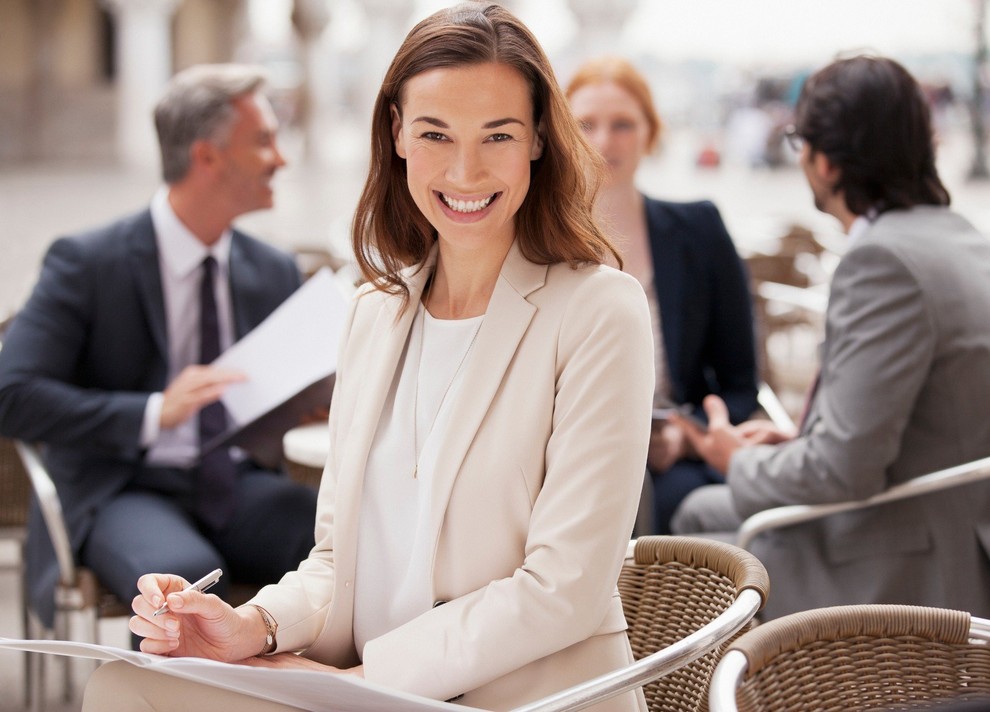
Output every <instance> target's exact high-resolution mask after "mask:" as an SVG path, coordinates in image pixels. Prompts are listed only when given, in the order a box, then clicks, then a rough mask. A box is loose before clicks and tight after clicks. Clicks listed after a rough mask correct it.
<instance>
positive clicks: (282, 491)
mask: <svg viewBox="0 0 990 712" xmlns="http://www.w3.org/2000/svg"><path fill="white" fill-rule="evenodd" d="M263 85H264V76H263V74H261V73H260V72H259V71H257V70H256V69H254V68H251V67H246V66H240V65H202V66H198V67H192V68H190V69H188V70H186V71H184V72H182V73H180V74H178V75H176V76H175V77H174V78H173V80H172V81H171V82H170V83H169V85H168V87H167V88H166V90H165V93H164V95H163V96H162V98H161V100H160V101H159V103H158V106H157V107H156V109H155V125H156V128H157V130H158V136H159V143H160V147H161V152H162V166H163V178H164V182H165V185H164V186H163V187H162V188H161V189H160V190H159V191H158V192H157V193H156V195H155V196H154V197H153V199H152V202H151V206H150V207H149V208H148V209H145V210H143V211H141V212H140V213H137V214H136V215H132V216H129V217H126V218H123V219H121V220H119V221H117V222H115V223H112V224H110V225H107V226H104V227H100V228H97V229H94V230H91V231H88V232H86V233H83V234H80V235H76V236H72V237H67V238H62V239H59V240H57V241H56V242H55V243H54V244H53V245H52V246H51V247H50V249H49V251H48V254H47V255H46V257H45V260H44V266H43V269H42V274H41V277H40V279H39V281H38V284H37V285H36V287H35V289H34V292H33V293H32V295H31V297H30V299H29V300H28V302H27V304H26V305H25V307H24V309H23V310H22V311H21V313H20V314H19V315H18V317H17V319H16V320H15V322H14V324H13V325H12V327H11V329H10V331H9V333H8V335H7V337H6V339H5V341H4V348H3V351H2V352H0V433H2V434H4V435H7V436H9V437H15V438H20V439H23V440H29V441H33V442H42V443H44V444H45V446H46V447H45V460H46V463H47V465H48V468H49V470H50V472H51V475H52V477H53V478H54V480H55V483H56V486H57V487H58V491H59V497H60V499H61V501H62V506H63V508H64V511H65V516H66V519H67V522H68V525H69V530H70V538H71V541H72V546H73V550H74V552H75V554H76V556H77V558H78V559H79V560H80V561H81V562H82V563H83V564H85V565H86V566H88V567H90V568H92V569H93V570H95V572H96V573H97V575H98V577H99V578H100V580H101V581H102V582H103V583H104V584H105V585H107V586H108V587H110V588H111V589H112V590H113V591H114V593H116V594H117V595H118V596H120V597H121V598H122V599H124V600H129V599H130V598H131V597H132V596H133V595H135V594H136V593H137V591H136V587H135V582H136V581H137V579H138V576H140V575H141V574H144V573H147V572H149V571H174V572H177V573H179V574H181V575H183V576H185V577H186V578H188V579H189V580H195V579H198V578H199V577H200V576H202V575H203V574H205V573H207V572H208V571H211V570H213V569H215V568H223V569H224V571H225V572H227V573H228V574H229V576H224V578H223V579H221V583H220V585H218V587H217V589H214V590H218V591H219V592H220V593H221V594H222V593H223V592H224V587H225V585H226V583H227V582H228V581H229V580H230V578H234V579H237V580H240V581H246V582H256V583H267V582H271V581H274V580H277V579H278V578H279V577H280V575H281V574H282V573H283V572H284V571H287V570H290V569H294V568H295V567H296V565H297V563H298V562H299V561H300V560H301V559H303V558H305V556H306V555H307V554H308V552H309V549H310V548H311V547H312V545H313V525H314V518H315V509H316V494H315V492H314V491H313V490H311V489H309V488H306V487H303V486H301V485H298V484H295V483H293V482H291V481H290V480H289V479H288V478H286V477H284V476H282V475H281V473H276V472H271V471H267V470H265V469H263V468H261V467H259V466H258V465H256V464H255V463H253V462H252V461H251V460H250V459H249V458H247V457H246V456H245V455H244V454H243V453H240V452H239V451H228V450H227V449H225V448H220V449H214V450H212V451H209V449H208V448H207V449H205V450H204V449H203V448H201V444H202V443H206V442H208V441H209V438H210V437H213V436H216V434H217V433H218V432H220V431H222V430H223V428H224V426H225V418H226V415H225V413H224V412H223V409H222V406H221V405H220V404H219V403H218V402H217V401H218V399H219V398H220V396H221V395H222V394H223V392H224V390H225V388H226V387H227V386H228V385H230V384H231V383H233V382H235V381H238V380H242V379H243V378H244V375H243V374H240V373H235V372H231V371H227V370H222V369H218V368H216V367H212V366H209V365H205V364H209V363H210V362H211V361H212V360H213V358H215V357H216V355H217V354H218V353H220V352H222V351H223V350H224V349H225V348H227V347H228V346H229V345H230V344H231V343H232V342H234V341H236V340H237V339H239V338H240V337H242V336H244V335H245V334H246V333H247V332H248V331H250V330H251V329H252V328H254V327H255V326H256V325H257V324H258V323H260V322H261V321H262V320H263V319H264V318H265V317H266V316H268V314H270V313H271V312H272V311H273V310H274V309H275V308H276V307H277V306H278V305H279V304H281V303H282V301H284V300H285V299H286V297H288V296H289V295H290V294H291V293H292V292H293V291H294V290H295V289H296V288H297V287H298V286H299V284H300V275H299V272H298V270H297V269H296V266H295V264H294V262H293V260H292V258H291V257H290V256H289V255H286V254H283V253H282V252H279V251H277V250H275V249H273V248H271V247H269V246H266V245H264V244H262V243H261V242H259V241H257V240H255V239H253V238H251V237H249V236H247V235H245V234H243V233H241V232H239V231H237V230H234V229H232V228H231V227H230V225H231V222H232V221H233V220H234V219H235V218H236V217H237V216H239V215H242V214H244V213H247V212H250V211H253V210H258V209H262V208H269V207H271V206H272V185H271V182H272V178H273V176H274V175H275V173H276V172H277V171H278V169H279V168H281V167H282V166H283V165H285V160H284V159H283V157H282V155H281V154H280V153H279V150H278V147H277V145H276V140H275V135H276V130H277V122H276V119H275V115H274V112H273V111H272V107H271V105H270V104H269V102H268V100H267V99H266V98H265V96H264V94H263V93H262V89H263ZM27 565H28V580H29V587H30V595H31V598H32V601H33V604H34V607H35V609H36V611H37V612H38V613H39V614H40V615H41V617H42V618H43V619H45V620H46V621H47V622H49V623H50V622H51V617H52V613H53V601H54V598H53V597H54V587H55V583H56V580H57V575H58V573H57V567H56V562H55V558H54V553H53V550H52V546H51V543H50V542H49V540H48V536H47V533H46V530H45V527H44V525H43V523H42V521H41V517H40V515H39V513H38V511H37V510H35V511H33V512H32V516H31V521H30V523H29V536H28V562H27Z"/></svg>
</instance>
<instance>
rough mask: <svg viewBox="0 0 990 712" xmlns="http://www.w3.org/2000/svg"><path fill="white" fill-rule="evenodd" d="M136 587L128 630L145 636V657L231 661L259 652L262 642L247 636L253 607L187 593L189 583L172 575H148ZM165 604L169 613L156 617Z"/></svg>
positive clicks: (143, 641) (195, 592)
mask: <svg viewBox="0 0 990 712" xmlns="http://www.w3.org/2000/svg"><path fill="white" fill-rule="evenodd" d="M137 586H138V591H139V592H140V593H139V594H138V595H137V596H135V598H134V601H133V603H132V604H131V607H132V608H133V609H134V613H135V615H134V616H133V617H132V618H131V620H130V624H129V627H130V630H131V632H132V633H134V634H135V635H140V636H143V637H144V640H142V641H141V650H142V651H143V652H145V653H155V654H158V655H170V656H175V657H182V656H191V657H198V658H210V659H212V660H223V661H228V662H230V661H235V660H243V659H244V658H248V657H251V656H252V655H255V654H257V653H258V651H259V650H260V647H261V645H260V643H259V641H257V640H252V639H251V638H252V637H254V636H248V635H245V633H246V632H247V631H250V630H251V629H252V626H251V621H250V620H249V617H250V616H252V615H258V614H257V611H256V610H255V609H254V608H252V607H250V606H248V607H247V608H246V609H237V610H235V609H234V608H231V606H230V605H229V604H227V603H225V602H224V601H223V600H221V599H220V598H219V597H217V596H215V595H213V594H211V593H201V592H199V591H185V590H184V589H185V588H187V587H188V586H189V582H188V581H186V580H185V579H184V578H182V577H181V576H174V575H172V574H145V575H144V576H142V577H141V578H139V579H138V583H137ZM166 602H167V603H168V610H167V611H165V612H164V613H162V614H161V615H159V616H155V615H154V612H155V611H156V610H158V609H159V608H161V606H162V604H163V603H166Z"/></svg>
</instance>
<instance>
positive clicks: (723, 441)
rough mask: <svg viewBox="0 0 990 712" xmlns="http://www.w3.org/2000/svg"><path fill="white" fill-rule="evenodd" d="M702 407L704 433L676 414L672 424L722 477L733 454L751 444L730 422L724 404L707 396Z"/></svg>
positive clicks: (688, 419) (689, 420) (694, 424)
mask: <svg viewBox="0 0 990 712" xmlns="http://www.w3.org/2000/svg"><path fill="white" fill-rule="evenodd" d="M703 405H704V407H705V413H706V414H707V415H708V431H707V432H706V431H704V430H702V429H701V427H699V426H698V424H696V423H694V422H692V421H691V419H690V418H685V417H683V416H681V415H679V414H674V415H673V416H672V422H674V423H676V424H677V425H678V426H679V427H681V428H682V429H683V430H684V435H685V436H686V437H687V440H688V442H689V443H690V445H691V447H693V448H694V450H695V452H696V453H698V456H699V457H700V458H701V459H703V460H704V461H705V462H707V463H708V464H709V465H711V466H712V467H714V468H715V469H716V470H718V471H719V472H721V473H722V474H725V473H726V472H728V470H729V461H730V460H731V459H732V454H733V453H734V452H735V451H736V450H738V449H739V448H741V447H746V446H747V445H749V444H750V443H747V442H746V440H745V438H744V437H743V436H742V435H741V434H740V433H739V428H736V427H734V426H733V425H732V424H731V423H730V422H729V409H728V408H727V407H726V405H725V401H723V400H722V399H721V398H719V397H718V396H707V397H706V398H705V401H704V404H703Z"/></svg>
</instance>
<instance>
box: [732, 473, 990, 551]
mask: <svg viewBox="0 0 990 712" xmlns="http://www.w3.org/2000/svg"><path fill="white" fill-rule="evenodd" d="M988 478H990V457H986V458H983V459H981V460H974V461H973V462H967V463H965V464H962V465H957V466H955V467H949V468H946V469H944V470H938V471H937V472H932V473H929V474H927V475H922V476H920V477H915V478H914V479H911V480H908V481H907V482H902V483H900V484H896V485H894V486H892V487H890V488H889V489H886V490H884V491H883V492H880V493H879V494H875V495H873V496H872V497H868V498H866V499H862V500H854V501H848V502H836V503H833V504H792V505H788V506H784V507H774V508H773V509H765V510H763V511H762V512H757V513H756V514H753V515H752V516H750V517H749V518H747V519H746V521H744V522H743V524H742V526H741V527H739V531H738V532H737V533H736V546H738V547H740V548H742V549H749V548H750V546H751V544H752V543H753V540H754V539H755V538H756V537H757V536H759V535H760V534H762V533H763V532H766V531H770V530H773V529H781V528H783V527H789V526H793V525H795V524H802V523H804V522H810V521H813V520H816V519H822V518H824V517H828V516H830V515H832V514H838V513H840V512H851V511H854V510H857V509H866V508H868V507H876V506H878V505H881V504H887V503H888V502H896V501H898V500H901V499H907V498H909V497H920V496H921V495H925V494H929V493H931V492H938V491H941V490H944V489H948V488H950V487H961V486H963V485H968V484H972V483H973V482H979V481H980V480H985V479H988Z"/></svg>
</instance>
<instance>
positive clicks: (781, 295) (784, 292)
mask: <svg viewBox="0 0 990 712" xmlns="http://www.w3.org/2000/svg"><path fill="white" fill-rule="evenodd" d="M756 294H757V296H760V297H762V298H763V299H766V300H767V301H768V302H780V303H781V304H787V305H789V306H793V307H797V308H798V309H804V310H805V311H809V312H811V313H812V314H824V313H825V309H826V308H827V307H828V294H827V293H824V292H820V291H817V290H814V289H810V288H807V287H795V286H793V285H791V284H781V283H780V282H766V281H761V282H760V283H759V284H758V285H757V287H756Z"/></svg>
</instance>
